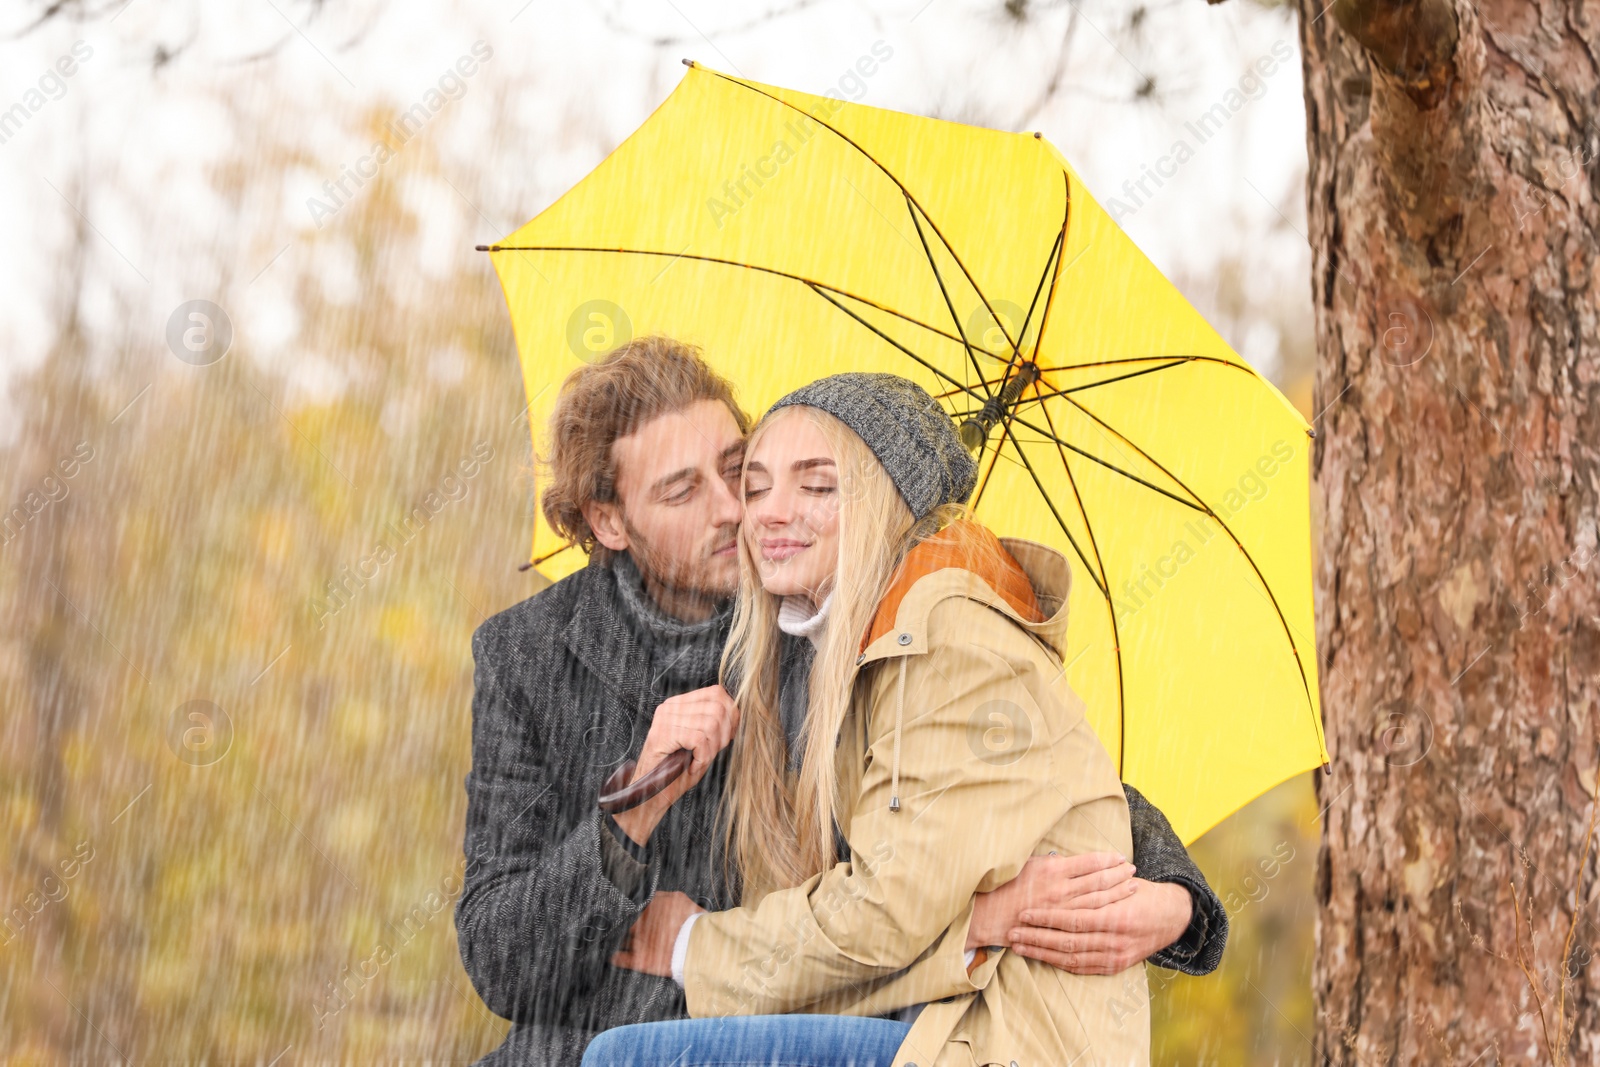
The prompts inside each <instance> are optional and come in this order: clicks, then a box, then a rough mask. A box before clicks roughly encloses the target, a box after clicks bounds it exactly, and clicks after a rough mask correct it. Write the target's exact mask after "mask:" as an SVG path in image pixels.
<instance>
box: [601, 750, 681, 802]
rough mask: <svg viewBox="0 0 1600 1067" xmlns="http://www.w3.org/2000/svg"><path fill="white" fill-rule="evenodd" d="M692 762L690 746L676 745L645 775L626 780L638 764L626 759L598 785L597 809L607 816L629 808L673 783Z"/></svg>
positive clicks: (630, 776) (631, 775)
mask: <svg viewBox="0 0 1600 1067" xmlns="http://www.w3.org/2000/svg"><path fill="white" fill-rule="evenodd" d="M693 762H694V749H692V748H680V749H678V751H676V752H674V753H673V754H672V755H670V756H668V757H667V758H666V759H664V760H662V761H661V762H660V763H658V764H656V765H655V766H654V767H653V768H651V770H650V773H649V774H646V775H644V776H643V777H641V778H640V779H639V780H638V781H636V782H634V781H629V779H631V778H632V777H633V769H634V767H636V766H638V763H637V762H636V761H635V760H628V761H627V762H626V763H624V764H623V765H622V766H620V767H618V768H617V769H616V770H615V771H613V772H612V773H611V777H609V778H607V779H606V781H605V784H604V785H602V786H601V787H600V810H601V811H603V812H605V813H606V814H607V815H617V814H619V813H621V812H624V811H632V810H633V809H634V808H637V807H638V806H639V805H640V804H643V803H644V802H645V801H647V800H649V799H650V798H651V797H653V796H655V795H656V794H657V793H659V792H661V791H662V790H663V789H665V788H666V787H667V786H669V785H671V784H672V783H673V782H676V781H677V780H678V778H679V776H680V775H682V774H683V772H684V771H686V770H688V769H689V764H691V763H693Z"/></svg>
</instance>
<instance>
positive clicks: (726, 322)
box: [489, 65, 1327, 842]
mask: <svg viewBox="0 0 1600 1067" xmlns="http://www.w3.org/2000/svg"><path fill="white" fill-rule="evenodd" d="M489 251H490V252H491V253H492V256H493V261H494V265H495V268H496V270H497V271H498V273H499V276H500V281H501V285H502V287H503V288H504V291H505V297H506V302H507V304H508V306H509V308H510V311H511V318H512V323H513V327H514V330H515V333H516V339H517V346H518V349H519V351H520V352H521V358H522V365H523V370H524V377H525V381H526V386H527V396H528V400H529V404H530V408H529V416H530V420H531V423H532V425H533V427H534V431H535V434H536V435H537V434H538V432H539V431H540V429H541V428H542V426H543V425H544V423H545V420H546V417H547V416H548V414H549V411H550V407H551V405H552V404H553V402H554V400H555V397H556V394H557V391H558V387H559V383H560V382H561V380H562V379H563V378H564V377H565V376H566V375H567V374H568V373H569V372H570V371H571V370H572V369H573V368H575V367H576V366H578V365H579V364H580V362H581V361H592V360H595V359H597V358H599V357H600V356H601V355H603V354H604V353H605V352H607V351H609V350H610V349H612V348H613V347H615V346H616V345H619V344H622V343H624V342H626V341H628V340H629V339H630V338H632V337H639V336H645V335H648V334H664V335H667V336H671V337H674V338H677V339H679V340H682V341H686V342H690V343H692V344H695V345H698V346H699V347H700V348H701V350H702V352H703V353H704V355H705V357H706V358H707V360H708V361H709V362H710V363H711V365H712V366H714V367H715V368H716V369H717V370H718V371H719V372H720V373H722V374H723V375H725V376H726V377H728V378H729V379H730V380H731V381H733V382H734V384H735V386H736V387H737V389H738V391H739V396H740V399H741V401H742V403H743V404H744V405H745V406H746V407H747V408H749V409H750V410H752V411H754V412H760V411H761V410H763V409H764V408H765V407H766V406H767V405H769V404H770V403H772V402H773V401H774V400H776V399H778V397H780V396H781V395H783V394H784V393H786V392H788V391H789V390H790V389H793V388H795V387H796V386H798V385H801V384H803V383H805V382H807V381H811V380H814V379H816V378H820V377H822V376H824V375H829V374H835V373H839V372H842V371H858V370H887V371H892V372H894V373H897V374H901V375H904V376H906V377H908V378H911V379H913V380H915V381H916V382H918V383H919V384H921V385H922V386H923V387H924V388H926V389H927V390H928V391H929V392H930V393H932V394H933V395H935V396H936V397H939V398H940V400H941V402H943V403H944V404H945V405H946V406H947V408H948V410H949V411H950V414H951V417H952V418H953V419H955V420H956V421H957V423H958V424H959V426H960V429H961V433H962V436H963V439H964V440H966V441H967V442H968V444H969V447H973V448H974V449H975V450H981V451H980V476H979V486H978V489H977V491H976V492H975V494H974V497H973V503H974V506H975V508H976V511H977V515H978V517H979V518H980V519H982V520H983V521H984V522H985V523H986V524H987V525H988V526H989V527H990V528H992V529H993V530H995V531H996V532H997V533H999V534H1001V535H1003V536H1013V537H1025V538H1030V539H1033V540H1036V541H1040V542H1043V543H1045V544H1048V545H1052V546H1054V547H1056V548H1059V549H1060V550H1061V551H1062V552H1064V553H1066V554H1067V556H1068V558H1069V559H1070V560H1071V562H1072V565H1073V572H1074V582H1073V592H1072V601H1071V605H1070V610H1071V616H1070V617H1071V619H1072V620H1073V621H1072V628H1071V633H1070V635H1069V638H1070V645H1071V647H1070V649H1069V651H1068V654H1067V661H1068V663H1067V668H1066V670H1067V676H1068V680H1069V681H1070V683H1071V684H1072V686H1073V688H1074V689H1075V690H1076V691H1077V693H1078V694H1079V695H1081V696H1082V697H1083V699H1084V701H1085V703H1086V704H1087V706H1088V709H1089V716H1090V719H1091V721H1092V723H1093V725H1094V727H1095V729H1096V730H1097V731H1098V733H1099V735H1100V737H1101V739H1102V740H1103V741H1104V742H1105V745H1106V747H1107V749H1108V750H1109V751H1110V753H1111V755H1112V757H1113V758H1114V759H1115V760H1117V762H1118V765H1119V767H1120V769H1121V773H1122V776H1123V779H1124V780H1125V781H1127V782H1129V783H1131V784H1132V785H1134V786H1136V787H1137V788H1138V789H1140V790H1141V791H1142V792H1144V793H1145V794H1146V795H1147V796H1148V797H1149V798H1150V799H1151V800H1152V801H1153V802H1154V803H1156V804H1157V805H1159V806H1160V807H1161V808H1162V810H1163V811H1165V812H1166V814H1167V815H1168V817H1169V818H1170V819H1171V821H1172V824H1173V826H1174V828H1175V829H1176V831H1177V832H1178V835H1179V836H1180V837H1181V838H1182V839H1183V840H1184V841H1185V842H1188V841H1192V840H1193V839H1194V838H1196V837H1198V836H1199V835H1200V834H1201V833H1203V832H1204V831H1205V830H1207V829H1209V828H1210V827H1211V826H1213V825H1214V824H1215V823H1216V822H1217V821H1218V820H1220V819H1222V818H1224V817H1225V816H1227V815H1228V814H1230V813H1231V812H1233V811H1235V810H1236V809H1238V808H1239V807H1240V806H1242V805H1243V804H1245V803H1246V802H1248V801H1249V800H1251V799H1252V798H1254V797H1256V796H1258V795H1260V794H1261V793H1262V792H1264V791H1265V790H1267V789H1269V788H1270V787H1272V786H1273V785H1276V784H1277V783H1279V782H1281V781H1283V780H1285V779H1287V778H1289V777H1291V776H1293V775H1295V774H1297V773H1300V772H1302V771H1305V770H1308V769H1312V768H1315V767H1318V766H1320V765H1323V764H1325V763H1326V762H1327V752H1326V749H1325V747H1324V744H1323V737H1322V725H1321V717H1320V711H1319V705H1318V699H1317V692H1318V691H1317V679H1316V656H1315V652H1314V647H1313V640H1312V633H1313V623H1312V600H1311V558H1310V553H1311V539H1310V518H1309V506H1308V494H1309V444H1310V442H1309V434H1310V431H1309V428H1308V427H1307V425H1306V423H1305V421H1304V419H1302V418H1301V416H1300V415H1299V413H1298V412H1296V411H1295V409H1294V408H1293V407H1292V406H1291V405H1290V404H1289V402H1288V401H1287V400H1286V399H1285V398H1284V397H1283V395H1282V394H1281V393H1279V392H1278V390H1277V389H1276V388H1274V387H1273V386H1272V384H1271V383H1269V382H1268V381H1266V380H1265V379H1264V378H1262V377H1261V376H1260V375H1259V374H1257V373H1256V371H1255V370H1254V369H1253V368H1252V367H1250V366H1249V365H1248V364H1247V363H1245V362H1244V360H1242V359H1241V358H1240V357H1239V356H1238V355H1236V354H1235V353H1234V352H1233V351H1232V350H1231V349H1230V348H1229V347H1228V345H1227V343H1226V342H1224V341H1223V340H1222V338H1221V337H1220V336H1218V334H1217V333H1216V331H1215V330H1213V329H1211V327H1210V326H1208V325H1207V324H1206V323H1205V321H1204V320H1203V319H1202V318H1201V317H1200V315H1199V314H1197V313H1196V312H1195V310H1194V309H1193V308H1192V307H1190V306H1189V304H1188V302H1187V301H1185V300H1184V298H1183V297H1182V296H1181V295H1180V294H1179V293H1178V291H1177V290H1176V289H1175V288H1173V286H1172V285H1171V284H1170V283H1169V282H1168V281H1167V280H1166V279H1165V278H1163V277H1162V276H1161V274H1160V272H1159V271H1157V270H1156V269H1155V267H1154V266H1152V265H1151V263H1150V262H1149V260H1147V259H1146V258H1145V257H1144V255H1143V254H1142V253H1140V251H1139V250H1138V249H1137V248H1136V247H1135V246H1134V245H1133V243H1132V242H1131V241H1129V240H1128V238H1127V237H1126V236H1124V234H1123V233H1122V231H1121V230H1120V229H1119V228H1118V227H1117V226H1116V225H1115V223H1113V222H1112V221H1111V219H1110V218H1109V217H1108V216H1107V215H1106V213H1105V212H1104V211H1103V210H1102V209H1101V207H1100V206H1099V205H1098V204H1097V203H1096V202H1095V201H1094V199H1093V198H1092V197H1090V196H1089V194H1088V192H1087V190H1086V189H1085V188H1084V185H1083V183H1082V182H1081V181H1080V180H1079V178H1078V176H1077V174H1076V173H1075V172H1074V171H1073V169H1072V167H1071V166H1070V165H1069V164H1068V163H1067V162H1066V160H1065V159H1063V158H1062V156H1061V155H1060V153H1059V152H1057V151H1056V150H1055V148H1054V147H1052V146H1051V145H1050V144H1049V142H1047V141H1045V140H1043V139H1042V138H1040V137H1037V136H1034V135H1027V134H1012V133H1001V132H998V131H994V130H986V129H979V128H975V127H971V126H963V125H959V124H956V123H951V122H943V121H938V120H933V119H926V118H920V117H917V116H913V115H905V114H900V113H897V112H893V111H886V110H882V109H878V108H871V107H865V106H861V105H857V104H852V103H847V102H845V101H842V100H838V99H835V98H831V97H818V96H810V95H807V94H804V93H798V92H791V91H789V90H785V89H779V88H774V87H772V86H767V85H761V84H757V83H754V82H750V81H745V80H742V79H738V78H733V77H729V76H727V75H724V74H720V73H717V72H715V71H711V70H707V69H705V68H703V67H700V66H698V65H692V66H691V69H690V70H689V72H688V74H687V76H686V77H685V78H684V80H683V82H682V83H681V84H680V85H679V86H678V88H677V89H676V90H675V91H674V92H673V93H672V95H671V96H670V97H669V98H668V99H667V100H666V102H664V103H663V104H662V105H661V106H660V108H658V109H657V110H656V112H655V113H654V114H653V115H651V116H650V118H649V119H648V120H647V121H646V122H645V124H644V125H643V126H641V127H640V128H639V129H638V130H637V131H636V132H635V133H634V134H633V135H632V136H630V137H629V138H628V139H627V140H626V141H625V142H624V143H623V144H622V145H621V146H620V147H619V148H617V150H616V151H615V152H613V153H612V154H611V155H610V156H609V157H608V158H607V159H606V160H605V161H604V162H602V163H601V164H600V165H599V166H598V167H597V168H595V170H594V171H593V172H592V173H591V174H590V175H588V177H586V178H584V179H583V180H582V181H581V182H579V183H578V184H577V185H576V186H575V187H574V188H573V189H572V190H570V191H569V192H568V193H567V194H566V195H564V196H563V197H561V199H559V200H558V201H556V203H554V204H553V205H551V206H550V207H549V208H548V209H547V210H545V211H544V212H542V213H541V214H540V215H539V216H538V217H537V218H535V219H533V220H532V221H531V222H529V223H527V224H526V225H524V226H522V227H521V228H519V229H518V230H517V231H516V232H514V233H512V234H510V235H508V236H507V237H505V238H504V239H503V240H501V241H499V242H498V243H496V244H495V245H493V246H490V248H489ZM538 522H539V528H538V529H536V530H535V533H534V541H533V552H532V558H533V559H534V561H535V562H537V563H538V564H539V565H540V567H541V569H542V570H543V572H544V573H546V574H548V575H550V576H551V577H560V576H562V575H564V574H566V573H569V572H570V571H571V570H573V569H575V568H577V567H579V566H582V565H583V563H584V557H583V556H582V554H581V553H580V552H578V551H576V550H566V551H562V548H561V542H560V541H559V540H558V539H557V538H556V537H555V535H554V534H553V533H552V532H551V531H550V530H549V529H548V528H546V527H544V526H543V521H542V519H540V520H538Z"/></svg>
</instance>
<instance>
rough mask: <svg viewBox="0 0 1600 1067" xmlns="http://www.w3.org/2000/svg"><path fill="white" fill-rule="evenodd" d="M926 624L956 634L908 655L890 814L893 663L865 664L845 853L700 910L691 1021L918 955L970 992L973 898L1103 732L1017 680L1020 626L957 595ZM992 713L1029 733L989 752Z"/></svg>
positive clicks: (774, 1006)
mask: <svg viewBox="0 0 1600 1067" xmlns="http://www.w3.org/2000/svg"><path fill="white" fill-rule="evenodd" d="M929 632H930V634H934V633H946V634H956V633H959V634H963V635H965V640H962V641H949V642H947V643H943V644H941V645H940V646H939V647H937V648H936V649H935V650H934V651H932V652H930V653H926V654H922V655H911V656H908V657H905V660H904V663H905V671H906V675H905V697H904V705H903V708H904V713H903V723H904V725H903V731H904V736H903V737H902V738H901V744H900V761H899V787H898V794H899V797H900V802H901V808H900V810H899V811H898V812H891V811H890V810H889V800H890V794H891V778H892V763H893V748H894V741H895V738H894V733H895V730H896V707H895V705H896V692H897V686H898V684H899V678H898V671H899V670H900V669H901V664H900V662H899V661H895V660H891V661H889V662H886V663H884V664H883V665H881V666H880V667H879V668H878V669H877V670H876V671H875V672H874V679H873V681H872V693H871V700H870V710H869V719H868V724H867V727H866V729H867V741H868V750H867V752H868V755H867V760H868V762H867V766H866V768H865V770H864V772H863V777H862V780H861V784H860V788H859V791H858V794H857V795H856V796H854V797H847V798H844V800H843V803H844V805H845V806H846V808H847V810H848V811H849V812H850V815H849V832H848V833H847V835H846V837H847V839H848V841H849V845H850V860H849V862H844V863H840V864H838V865H836V866H835V867H833V868H832V869H831V870H829V871H826V872H824V873H822V874H820V875H816V876H813V877H812V878H811V879H809V880H807V881H806V882H804V883H802V884H801V885H799V886H796V887H794V888H791V889H786V890H781V891H778V892H774V893H769V894H768V895H767V896H765V897H764V898H763V899H761V900H760V901H759V902H758V903H757V904H756V905H755V906H754V907H742V908H735V909H732V910H730V911H722V912H714V913H711V914H708V915H705V916H702V917H701V918H700V919H699V920H698V921H697V922H696V923H695V925H694V928H693V930H692V931H691V933H690V937H689V949H688V957H687V961H686V965H685V984H684V988H685V995H686V997H687V1001H688V1007H689V1012H690V1014H691V1015H692V1016H695V1017H697V1018H698V1017H703V1016H719V1015H741V1014H775V1013H784V1012H791V1011H796V1010H800V1009H802V1008H805V1007H806V1006H807V1005H810V1004H812V1003H814V1002H817V1001H820V1000H824V999H825V998H826V999H829V1000H832V999H835V998H836V996H837V994H839V993H841V992H842V991H845V990H849V989H853V988H860V987H864V986H867V985H869V984H873V983H876V982H877V981H878V980H880V979H884V978H886V977H889V976H891V975H894V974H895V973H896V972H899V971H901V970H903V969H905V968H906V967H908V966H909V965H911V964H912V963H914V962H916V961H918V960H919V959H924V960H925V961H927V960H942V961H943V964H942V965H943V966H944V967H945V969H947V970H949V971H950V972H951V973H950V974H949V975H948V976H947V979H948V985H949V986H950V987H951V988H948V989H946V990H945V991H944V993H943V995H946V996H948V995H954V994H955V993H957V992H962V991H966V992H970V991H972V990H973V989H976V988H978V987H977V986H976V985H974V984H971V983H970V982H968V980H967V977H966V974H965V971H964V968H963V967H962V966H961V964H960V962H959V961H960V956H961V953H960V948H961V945H962V944H964V942H965V941H966V936H967V927H968V925H969V923H970V919H971V905H972V897H973V895H974V894H975V893H978V892H983V891H988V890H990V889H993V888H995V887H996V886H999V885H1001V884H1003V883H1005V882H1007V881H1009V880H1010V879H1012V878H1013V877H1015V876H1016V874H1017V872H1018V871H1019V870H1021V868H1022V865H1023V863H1024V862H1025V861H1026V860H1027V858H1028V857H1029V855H1031V854H1032V853H1033V851H1034V848H1035V847H1036V846H1037V845H1038V843H1039V842H1040V841H1041V840H1042V839H1043V838H1044V837H1045V835H1046V833H1047V831H1049V830H1050V828H1051V827H1052V826H1053V825H1054V824H1055V823H1056V822H1057V821H1058V820H1059V819H1060V817H1061V816H1062V814H1063V813H1064V811H1065V810H1066V809H1067V808H1068V807H1069V806H1070V803H1069V801H1068V800H1067V798H1066V796H1065V795H1064V794H1063V793H1062V792H1061V790H1060V789H1059V788H1058V786H1057V783H1056V781H1055V779H1056V777H1057V776H1056V773H1055V772H1054V771H1053V769H1052V766H1053V761H1055V760H1059V759H1071V758H1073V757H1072V749H1071V746H1072V745H1074V744H1080V743H1081V744H1088V743H1093V744H1094V745H1097V746H1098V745H1099V741H1098V739H1097V738H1095V737H1094V735H1093V732H1092V731H1091V730H1090V728H1089V727H1088V725H1087V724H1086V723H1085V722H1084V721H1083V718H1082V714H1081V710H1079V709H1077V708H1063V707H1061V706H1060V705H1057V706H1056V707H1055V708H1053V710H1052V716H1051V717H1052V718H1054V719H1056V720H1060V719H1062V718H1063V717H1066V718H1069V719H1072V720H1075V721H1068V722H1062V721H1047V717H1046V715H1045V714H1044V713H1043V712H1042V711H1041V709H1040V707H1039V705H1038V704H1037V703H1036V702H1035V700H1034V698H1033V696H1032V695H1031V693H1030V690H1029V688H1028V686H1027V685H1026V684H1024V683H1023V681H1022V680H1021V677H1020V675H1021V674H1022V673H1023V672H1026V671H1029V670H1033V669H1035V668H1034V667H1033V666H1032V664H1031V663H1030V662H1029V661H1028V660H1027V659H1026V658H1024V657H1022V656H1020V655H1019V656H1017V657H1015V658H1013V657H1012V656H1010V655H1008V650H1009V651H1013V652H1014V651H1016V645H1017V641H1016V636H1015V635H1016V631H1015V629H1014V626H1013V624H1012V623H1010V622H1009V620H1007V619H1005V618H1004V616H1001V615H999V614H998V613H996V612H994V611H992V610H991V609H989V608H986V607H984V606H982V605H980V604H977V603H974V602H972V601H968V600H964V599H960V598H953V599H950V600H946V601H944V602H942V603H940V604H939V605H937V606H936V607H934V608H933V609H932V613H931V615H930V618H929ZM1008 646H1009V649H1008ZM995 702H1000V703H999V704H996V703H995ZM988 707H1004V708H1005V709H1006V711H1007V714H1008V715H1009V716H1012V717H1013V725H1014V726H1016V727H1018V729H1017V731H1016V736H1019V737H1020V736H1022V734H1023V733H1024V730H1023V729H1021V726H1022V725H1023V723H1022V721H1021V720H1026V731H1025V732H1026V734H1027V736H1028V737H1030V738H1031V741H1030V742H1029V743H1027V744H1023V745H1019V746H1018V748H1017V749H1016V750H1015V751H1010V752H1007V753H1005V755H1004V757H1003V758H995V757H994V755H993V753H991V752H989V751H988V750H987V749H986V748H985V746H984V744H983V742H982V738H981V734H982V732H983V731H984V730H985V729H989V728H991V727H990V723H989V720H988V719H987V718H985V715H984V709H985V708H988ZM975 723H976V725H975ZM974 730H977V731H978V734H977V735H975V734H974V732H973V731H974ZM1117 801H1118V802H1119V803H1120V802H1121V797H1120V796H1118V797H1117ZM991 970H992V968H991ZM962 983H966V984H965V985H964V986H963V984H962Z"/></svg>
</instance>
